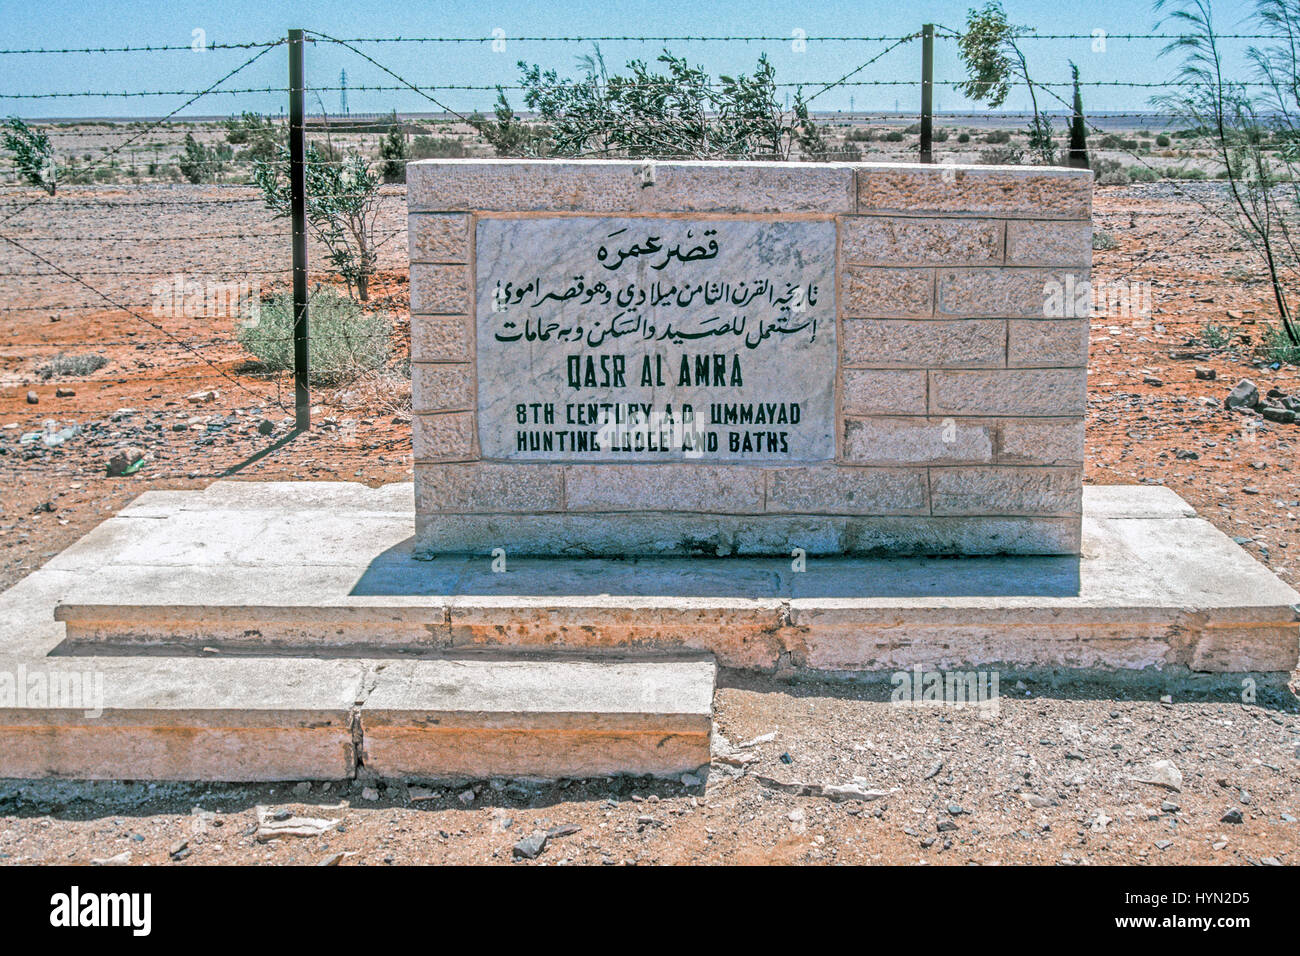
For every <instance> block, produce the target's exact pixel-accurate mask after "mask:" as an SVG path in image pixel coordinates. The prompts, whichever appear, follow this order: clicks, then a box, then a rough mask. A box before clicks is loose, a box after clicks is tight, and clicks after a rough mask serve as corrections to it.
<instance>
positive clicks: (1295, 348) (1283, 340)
mask: <svg viewBox="0 0 1300 956" xmlns="http://www.w3.org/2000/svg"><path fill="white" fill-rule="evenodd" d="M1260 352H1262V353H1263V355H1264V359H1265V360H1266V361H1269V362H1284V363H1285V364H1287V365H1300V345H1296V344H1295V343H1294V342H1292V341H1291V338H1290V336H1288V335H1287V334H1286V329H1284V328H1282V326H1281V325H1280V324H1276V325H1275V324H1270V325H1269V326H1268V327H1267V328H1266V329H1265V331H1264V340H1263V341H1262V342H1261V343H1260Z"/></svg>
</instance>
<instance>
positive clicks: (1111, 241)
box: [1092, 229, 1119, 252]
mask: <svg viewBox="0 0 1300 956" xmlns="http://www.w3.org/2000/svg"><path fill="white" fill-rule="evenodd" d="M1117 245H1119V243H1117V242H1116V241H1115V237H1114V236H1112V235H1111V234H1110V233H1109V232H1107V231H1106V230H1105V229H1098V230H1097V231H1096V232H1094V233H1093V234H1092V247H1093V248H1094V249H1098V250H1100V251H1102V252H1106V251H1108V250H1110V249H1114V248H1115V247H1116V246H1117Z"/></svg>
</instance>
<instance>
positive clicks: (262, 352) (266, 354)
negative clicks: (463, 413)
mask: <svg viewBox="0 0 1300 956" xmlns="http://www.w3.org/2000/svg"><path fill="white" fill-rule="evenodd" d="M307 316H308V330H309V331H308V347H307V356H308V363H309V375H308V380H309V381H310V382H311V384H312V385H338V384H340V383H343V382H347V381H350V380H352V379H354V378H356V377H357V376H359V375H361V374H363V373H365V372H369V371H371V370H373V369H377V368H380V367H382V366H383V365H384V363H385V362H387V361H388V358H389V356H390V355H391V354H392V350H393V347H392V341H391V335H392V319H391V318H390V317H389V315H388V314H387V313H386V312H383V311H375V312H365V311H363V310H362V309H361V308H360V307H359V306H357V305H356V304H355V303H354V302H353V301H352V300H351V299H350V298H348V297H347V296H342V295H339V294H338V293H337V292H335V291H333V290H332V289H327V288H320V287H318V288H317V289H316V290H315V291H314V292H313V293H312V294H311V296H310V298H309V299H308V302H307ZM238 339H239V344H240V345H242V346H243V347H244V348H246V349H248V351H250V352H252V353H253V355H255V356H256V357H257V360H258V361H259V362H260V363H261V364H262V365H263V366H264V367H265V368H266V369H268V370H270V371H273V372H281V371H288V370H289V369H292V368H293V295H292V294H291V293H289V292H284V293H281V294H280V295H277V296H274V297H273V298H271V299H270V300H269V301H267V302H263V303H262V304H261V309H260V311H259V314H258V316H257V318H256V319H255V320H249V321H248V322H247V323H246V324H244V325H243V326H242V327H241V328H240V330H239V333H238Z"/></svg>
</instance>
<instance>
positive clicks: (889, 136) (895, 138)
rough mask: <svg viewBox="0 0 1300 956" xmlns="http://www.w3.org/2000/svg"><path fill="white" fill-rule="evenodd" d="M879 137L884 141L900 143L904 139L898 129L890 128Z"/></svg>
mask: <svg viewBox="0 0 1300 956" xmlns="http://www.w3.org/2000/svg"><path fill="white" fill-rule="evenodd" d="M880 138H881V139H883V140H884V141H885V142H886V143H901V142H902V141H903V139H904V136H903V134H902V133H901V132H899V131H898V130H896V129H891V130H890V131H889V132H888V133H886V134H885V135H884V136H882V137H880Z"/></svg>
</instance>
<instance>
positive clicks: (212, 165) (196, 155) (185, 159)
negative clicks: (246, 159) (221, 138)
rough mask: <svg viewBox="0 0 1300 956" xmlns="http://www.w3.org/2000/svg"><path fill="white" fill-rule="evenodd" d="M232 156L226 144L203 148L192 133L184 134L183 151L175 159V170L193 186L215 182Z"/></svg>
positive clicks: (231, 150)
mask: <svg viewBox="0 0 1300 956" xmlns="http://www.w3.org/2000/svg"><path fill="white" fill-rule="evenodd" d="M234 155H235V152H234V149H233V148H232V147H231V146H230V145H229V144H228V143H221V144H219V145H217V146H204V145H203V144H202V143H200V142H199V141H198V140H197V139H195V138H194V134H193V133H186V134H185V151H184V152H183V153H182V154H181V155H180V157H179V158H178V159H177V161H176V168H177V169H179V170H180V171H181V175H182V176H184V177H185V178H186V179H187V180H188V181H189V182H191V183H194V184H195V185H198V184H199V183H211V182H216V181H217V180H219V179H220V178H221V176H220V174H221V171H222V170H224V169H225V168H226V166H227V164H229V162H230V160H231V159H232V158H233V157H234Z"/></svg>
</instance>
